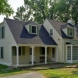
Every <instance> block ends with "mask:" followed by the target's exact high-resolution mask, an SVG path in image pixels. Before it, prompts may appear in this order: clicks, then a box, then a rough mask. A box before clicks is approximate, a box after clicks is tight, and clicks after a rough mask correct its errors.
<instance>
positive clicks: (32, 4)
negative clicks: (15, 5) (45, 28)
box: [16, 0, 78, 24]
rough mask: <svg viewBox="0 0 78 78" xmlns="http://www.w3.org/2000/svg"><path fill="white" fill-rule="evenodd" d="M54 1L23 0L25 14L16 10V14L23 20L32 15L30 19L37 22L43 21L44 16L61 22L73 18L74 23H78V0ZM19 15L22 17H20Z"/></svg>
mask: <svg viewBox="0 0 78 78" xmlns="http://www.w3.org/2000/svg"><path fill="white" fill-rule="evenodd" d="M54 1H55V2H52V0H24V8H25V12H24V13H25V15H24V13H22V14H21V13H20V12H19V11H18V10H17V12H16V16H18V17H19V19H20V20H24V21H26V20H29V19H31V16H32V18H33V19H32V20H34V21H36V22H38V23H43V22H44V20H45V19H46V18H49V19H55V20H59V21H63V22H67V20H68V19H70V18H73V19H74V20H75V21H76V24H78V0H54ZM20 9H21V8H20ZM20 11H21V10H20ZM21 12H22V11H21ZM18 13H19V15H18ZM21 16H22V17H23V19H21Z"/></svg>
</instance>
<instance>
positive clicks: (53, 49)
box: [52, 48, 55, 58]
mask: <svg viewBox="0 0 78 78" xmlns="http://www.w3.org/2000/svg"><path fill="white" fill-rule="evenodd" d="M52 58H55V48H52Z"/></svg>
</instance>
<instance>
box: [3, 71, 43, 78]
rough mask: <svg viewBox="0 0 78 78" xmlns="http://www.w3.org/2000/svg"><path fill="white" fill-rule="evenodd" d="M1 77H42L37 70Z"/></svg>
mask: <svg viewBox="0 0 78 78" xmlns="http://www.w3.org/2000/svg"><path fill="white" fill-rule="evenodd" d="M3 78H43V76H42V75H41V74H40V73H38V72H30V73H26V74H19V75H13V76H7V77H3Z"/></svg>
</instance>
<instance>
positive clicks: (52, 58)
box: [12, 46, 58, 67]
mask: <svg viewBox="0 0 78 78" xmlns="http://www.w3.org/2000/svg"><path fill="white" fill-rule="evenodd" d="M57 60H58V58H57V46H52V47H51V46H18V47H17V46H12V66H17V67H22V66H31V65H39V64H47V63H52V62H53V63H54V62H57Z"/></svg>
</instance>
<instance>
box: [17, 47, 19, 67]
mask: <svg viewBox="0 0 78 78" xmlns="http://www.w3.org/2000/svg"><path fill="white" fill-rule="evenodd" d="M16 51H17V66H19V47H18V46H17V47H16Z"/></svg>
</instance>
